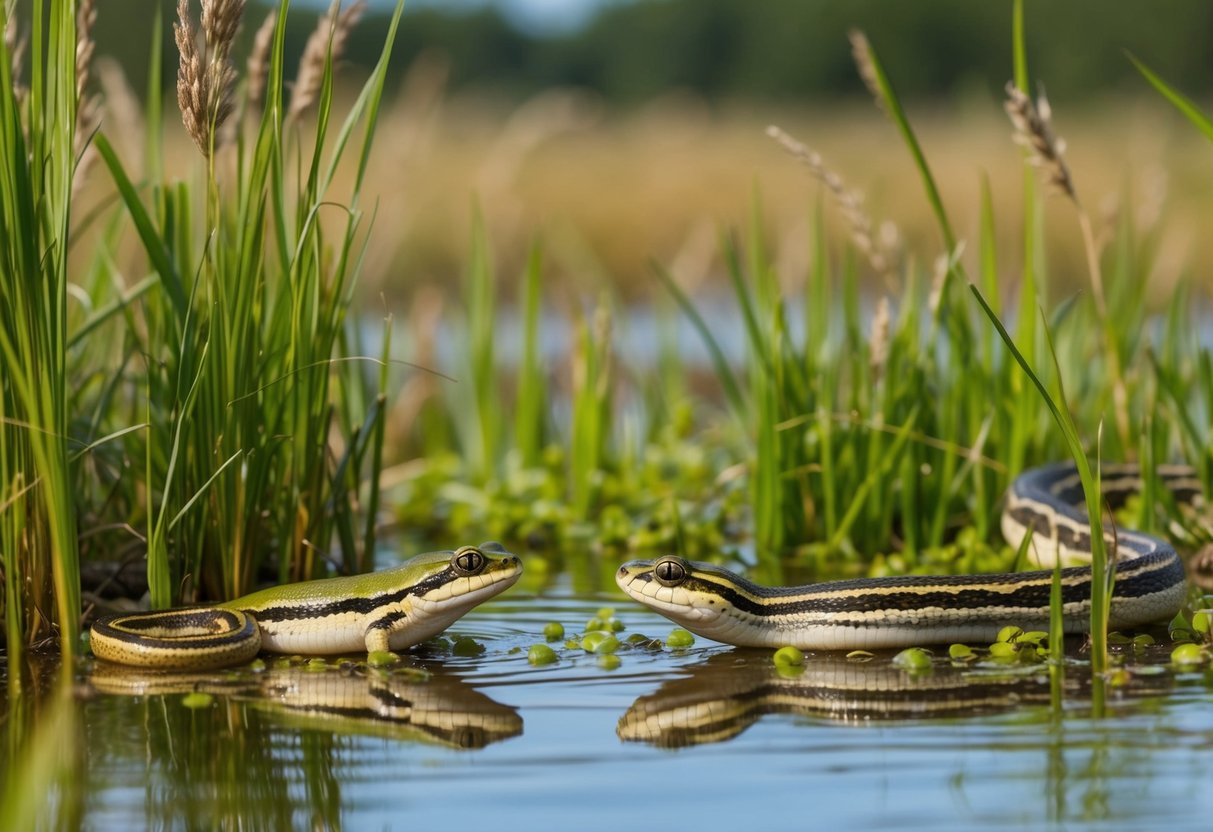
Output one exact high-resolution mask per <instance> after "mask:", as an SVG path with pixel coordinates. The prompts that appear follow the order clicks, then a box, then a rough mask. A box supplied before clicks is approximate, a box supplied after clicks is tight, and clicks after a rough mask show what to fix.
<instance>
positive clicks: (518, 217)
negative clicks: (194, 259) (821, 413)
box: [363, 91, 1213, 297]
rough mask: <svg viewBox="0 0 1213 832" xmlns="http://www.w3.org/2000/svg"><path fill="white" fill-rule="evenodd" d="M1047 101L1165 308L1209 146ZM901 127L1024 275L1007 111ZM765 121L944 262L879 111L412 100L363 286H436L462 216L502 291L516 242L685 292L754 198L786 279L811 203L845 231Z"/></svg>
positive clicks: (1204, 189) (904, 159) (923, 257)
mask: <svg viewBox="0 0 1213 832" xmlns="http://www.w3.org/2000/svg"><path fill="white" fill-rule="evenodd" d="M1067 105H1068V102H1053V107H1054V122H1055V127H1056V129H1057V131H1058V133H1059V134H1060V135H1061V136H1062V138H1064V139H1065V140H1066V143H1067V147H1068V150H1067V159H1068V161H1069V164H1070V167H1071V169H1072V171H1073V178H1074V181H1075V184H1076V187H1077V190H1078V194H1079V198H1080V199H1081V200H1082V201H1083V203H1084V204H1085V205H1086V207H1087V209H1088V211H1089V212H1090V213H1091V214H1092V216H1093V218H1094V220H1095V223H1096V226H1097V228H1096V231H1097V234H1099V233H1100V231H1101V227H1102V230H1103V231H1105V232H1108V233H1110V231H1111V224H1112V223H1113V222H1116V221H1118V220H1119V219H1121V218H1122V217H1123V218H1125V219H1129V220H1131V221H1132V222H1133V223H1134V224H1135V226H1136V227H1137V228H1138V229H1139V230H1141V231H1144V230H1147V229H1154V233H1156V234H1157V235H1158V237H1157V240H1158V248H1157V257H1156V259H1155V263H1154V267H1153V269H1152V273H1151V274H1149V275H1142V277H1143V278H1146V279H1149V280H1151V281H1152V282H1154V283H1156V285H1157V287H1158V294H1159V296H1163V297H1165V295H1166V294H1169V287H1170V286H1172V285H1173V283H1174V281H1175V280H1176V279H1177V278H1178V277H1179V276H1180V275H1182V274H1185V273H1190V274H1192V275H1193V276H1194V277H1196V278H1200V277H1201V276H1202V275H1201V271H1200V268H1199V264H1201V263H1204V262H1207V261H1208V259H1209V256H1210V254H1213V240H1210V238H1209V235H1207V234H1205V233H1204V228H1205V216H1204V210H1203V208H1204V201H1205V198H1206V195H1207V194H1208V192H1209V189H1210V186H1211V185H1213V147H1209V146H1208V144H1207V143H1206V142H1205V141H1204V139H1203V138H1202V137H1201V136H1199V135H1198V134H1197V133H1196V131H1195V130H1194V129H1192V128H1191V127H1190V126H1189V125H1188V124H1187V123H1186V122H1184V121H1182V119H1181V118H1180V117H1179V116H1178V115H1177V114H1175V113H1174V112H1173V111H1172V110H1170V109H1169V108H1168V106H1167V105H1166V104H1165V103H1163V102H1161V101H1160V100H1158V99H1156V98H1153V97H1151V94H1150V93H1143V94H1142V96H1141V97H1140V98H1138V99H1133V100H1127V101H1126V100H1124V99H1118V100H1115V101H1109V102H1103V103H1094V104H1087V105H1085V106H1083V107H1082V109H1081V110H1078V111H1076V112H1071V108H1070V107H1068V106H1067ZM910 118H911V119H912V122H913V123H914V125H915V127H916V129H917V131H918V134H919V138H920V141H921V142H922V144H923V147H924V148H925V151H926V153H927V156H928V159H929V161H930V163H931V165H932V167H933V169H934V172H935V175H936V177H937V179H938V182H939V184H940V188H941V190H942V192H943V196H944V199H945V201H946V203H947V206H948V209H949V212H950V214H951V217H952V221H953V224H954V225H955V227H956V229H957V233H958V234H959V235H960V236H961V237H962V238H965V239H967V240H968V241H969V246H968V249H967V253H966V257H968V258H970V259H971V258H975V257H976V239H977V227H978V216H979V194H980V183H981V179H982V177H988V178H989V181H990V185H991V188H992V192H993V194H994V205H995V212H996V218H997V228H998V232H999V244H1000V257H1001V258H1002V260H1003V266H1004V271H1003V273H1004V274H1008V275H1013V274H1014V273H1015V270H1016V269H1017V268H1018V263H1017V257H1018V254H1017V253H1018V252H1019V251H1021V250H1022V246H1021V245H1020V244H1019V239H1018V238H1019V234H1020V233H1021V230H1020V229H1021V225H1022V207H1021V205H1022V196H1021V195H1022V182H1023V174H1022V166H1021V164H1020V160H1021V149H1020V148H1019V147H1018V146H1017V145H1015V144H1014V143H1013V142H1012V141H1011V127H1010V124H1009V122H1008V120H1007V118H1006V116H1005V115H1004V114H1003V111H1002V102H1001V99H999V98H995V97H993V96H991V97H989V98H988V99H986V98H982V99H972V100H969V101H967V102H965V103H964V104H963V105H957V106H949V107H942V106H941V107H936V108H922V107H919V108H911V110H910ZM772 123H774V124H778V125H780V126H781V127H783V128H784V129H785V130H787V131H788V132H789V133H791V134H792V135H794V136H795V137H796V138H798V139H799V140H800V141H802V142H804V143H805V144H807V145H809V146H811V147H812V148H813V149H815V150H817V151H818V152H820V153H821V154H822V156H823V157H824V160H825V162H826V164H827V165H829V166H830V167H831V168H833V169H834V170H835V171H836V172H838V173H839V174H840V175H841V177H842V178H843V179H844V181H845V183H846V185H847V186H848V187H849V188H854V189H857V190H858V191H860V192H861V193H862V194H863V195H864V197H865V206H866V209H867V212H868V213H869V215H870V216H871V218H872V220H873V223H874V225H876V226H877V227H879V226H880V225H881V224H883V223H885V222H889V223H892V224H893V225H894V226H895V227H896V230H897V232H898V235H899V237H900V238H901V239H902V241H903V251H904V252H905V253H906V255H907V256H909V257H912V258H914V259H915V260H916V261H917V262H919V263H920V264H922V265H924V266H925V267H926V268H930V263H931V261H933V260H934V259H935V258H936V257H937V256H938V255H940V254H941V253H942V251H941V248H940V246H941V243H940V240H939V236H938V233H937V231H936V227H935V225H934V221H933V219H932V217H931V215H930V212H929V209H928V207H927V202H926V200H925V198H924V196H923V190H922V187H921V184H920V182H919V180H918V176H917V173H916V170H915V168H914V166H913V164H912V162H911V159H910V157H909V154H908V153H907V152H906V150H905V148H904V145H903V144H902V141H901V139H900V137H899V136H898V135H897V133H896V131H895V129H894V128H893V126H892V125H891V124H890V123H889V122H888V120H887V119H885V118H884V116H883V115H882V114H881V113H880V112H879V111H878V110H877V109H876V108H875V107H874V106H869V105H862V104H852V105H848V106H825V105H821V106H814V107H804V108H797V109H789V108H786V107H785V108H777V107H762V106H758V105H751V106H748V107H744V108H743V107H728V108H717V109H711V108H709V107H707V106H706V105H704V104H703V103H702V102H698V101H695V100H693V99H690V98H688V97H679V96H670V97H668V98H667V99H665V100H662V101H660V102H655V103H653V104H652V105H650V106H648V107H646V108H643V109H640V110H638V111H636V112H632V113H629V114H625V115H615V114H609V113H606V112H603V111H602V110H601V109H600V108H598V107H597V106H595V103H594V102H593V101H592V100H590V99H588V98H586V97H585V96H580V95H578V94H576V93H573V92H569V91H554V92H551V93H549V94H547V95H546V96H543V97H541V98H538V99H535V100H532V101H530V102H528V103H526V104H524V105H523V106H521V107H519V108H517V109H514V110H508V109H504V108H500V107H498V106H494V105H493V104H492V103H486V102H483V101H474V100H461V99H454V100H442V99H440V98H439V97H438V96H437V95H430V96H428V97H423V96H420V95H418V94H416V92H414V94H413V95H412V96H411V97H409V96H408V95H407V94H406V95H405V96H404V97H402V99H401V100H400V102H398V103H397V105H396V106H395V107H394V108H392V110H391V111H390V113H389V114H388V116H387V119H386V123H385V124H384V128H385V129H384V130H383V133H382V136H381V140H380V142H379V144H378V145H377V147H376V153H375V158H374V160H373V162H372V165H373V169H374V170H373V174H372V176H371V177H370V179H371V181H372V182H373V183H375V185H374V186H373V187H374V188H375V189H377V190H378V191H379V193H380V202H379V216H378V218H377V220H376V226H375V230H374V239H373V241H372V246H371V252H370V257H369V259H368V263H367V268H366V270H365V272H364V282H363V290H364V291H369V292H372V293H374V294H377V293H378V291H379V290H380V289H383V290H386V291H387V292H388V293H389V294H394V293H395V292H396V291H398V290H401V289H405V288H407V287H410V286H413V285H416V284H417V283H424V282H429V281H436V282H439V283H447V282H449V281H450V280H451V279H452V276H454V275H457V274H458V273H459V272H460V271H461V269H462V266H463V263H464V262H465V260H466V257H467V251H468V250H469V249H468V240H469V237H470V233H471V232H470V222H471V217H472V214H473V207H472V206H473V204H474V203H478V204H479V206H480V208H481V210H482V211H483V214H484V217H485V222H486V225H487V227H488V230H489V234H490V237H491V238H492V240H493V243H494V246H495V254H496V258H495V259H496V262H497V263H498V269H499V276H500V277H502V278H505V279H512V278H513V277H514V276H515V275H516V274H517V273H518V272H519V271H520V269H521V266H522V262H523V258H524V256H525V252H526V250H527V247H528V245H529V244H530V242H531V241H532V240H533V239H536V238H539V239H541V240H542V242H543V244H544V248H545V252H546V254H547V256H548V263H549V267H550V269H551V272H552V273H553V274H554V275H558V276H560V277H562V278H564V279H566V280H570V281H572V283H573V285H574V286H579V287H581V288H582V289H596V288H597V287H599V286H601V282H602V281H606V282H608V283H609V284H611V285H613V286H616V287H618V288H619V289H620V290H622V291H623V292H625V293H631V292H635V291H644V290H645V289H646V288H647V287H649V286H652V285H653V283H654V281H652V279H651V278H652V270H651V267H650V261H651V260H653V259H654V258H655V259H657V260H659V261H661V262H662V263H664V264H666V265H667V266H670V267H671V268H672V269H673V270H674V271H675V273H677V274H678V275H679V277H680V278H681V279H683V280H686V281H689V282H691V283H694V282H695V281H697V280H698V279H700V278H702V277H704V276H708V275H711V274H713V273H715V272H716V271H717V270H716V268H715V266H716V265H717V260H716V254H717V249H718V246H717V238H718V234H719V233H720V232H721V231H722V230H729V229H742V230H744V229H745V227H746V225H747V223H748V222H749V217H750V214H751V210H752V207H753V205H754V203H755V195H756V194H757V195H758V201H759V202H760V204H761V206H762V209H763V212H764V219H765V223H766V226H767V229H768V234H769V238H770V240H771V242H772V245H773V246H774V247H775V251H776V255H777V257H776V259H777V261H779V262H781V263H783V264H786V266H787V268H786V269H785V270H784V271H783V272H782V274H783V275H785V276H787V277H788V278H793V276H795V275H799V274H801V272H802V271H803V265H804V263H805V262H806V261H807V257H808V244H807V235H808V232H809V223H810V218H811V216H812V211H813V206H814V205H815V203H817V201H818V200H819V199H825V201H826V202H827V211H826V216H827V219H828V221H829V224H830V228H831V230H832V232H833V233H834V234H835V235H836V236H837V237H838V238H839V239H842V238H845V236H846V235H847V233H848V232H847V228H846V225H845V223H844V222H843V221H842V220H841V219H840V217H839V214H838V211H836V210H833V206H831V205H828V202H829V200H828V198H827V197H825V196H824V195H823V193H822V190H823V189H822V188H821V187H820V186H819V185H818V184H817V183H816V182H815V181H813V180H812V179H811V178H810V176H809V175H808V173H807V171H806V170H805V169H804V168H802V167H801V166H800V165H799V164H798V163H797V162H796V161H795V160H794V159H793V158H792V157H791V156H789V155H788V154H787V153H786V152H785V151H784V150H783V149H782V148H781V147H780V146H779V145H778V144H776V143H775V142H774V141H772V140H771V139H770V138H768V137H767V136H766V135H765V128H766V126H767V125H768V124H772ZM1045 227H1046V234H1047V236H1048V238H1049V243H1050V255H1051V256H1050V258H1049V266H1050V269H1051V271H1052V275H1053V279H1054V280H1055V281H1056V282H1057V283H1058V284H1059V285H1067V282H1068V283H1069V285H1072V286H1073V287H1074V288H1078V287H1081V286H1082V285H1084V283H1085V275H1086V272H1085V266H1084V263H1083V259H1082V250H1081V242H1080V236H1079V233H1078V228H1077V224H1076V222H1075V218H1074V212H1073V210H1072V207H1071V206H1069V205H1066V204H1063V200H1060V199H1051V200H1049V201H1048V202H1047V207H1046V213H1045Z"/></svg>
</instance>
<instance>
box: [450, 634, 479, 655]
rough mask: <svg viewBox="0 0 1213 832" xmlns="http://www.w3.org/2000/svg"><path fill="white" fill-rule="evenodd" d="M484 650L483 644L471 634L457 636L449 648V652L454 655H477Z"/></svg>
mask: <svg viewBox="0 0 1213 832" xmlns="http://www.w3.org/2000/svg"><path fill="white" fill-rule="evenodd" d="M484 650H485V647H484V645H483V644H481V643H480V642H478V641H476V639H474V638H472V637H471V636H459V637H458V638H456V639H455V644H454V646H453V647H452V648H451V652H452V653H453V654H455V655H456V656H479V655H481V654H482V653H484Z"/></svg>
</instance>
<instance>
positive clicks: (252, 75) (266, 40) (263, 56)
mask: <svg viewBox="0 0 1213 832" xmlns="http://www.w3.org/2000/svg"><path fill="white" fill-rule="evenodd" d="M277 23H278V12H277V11H273V10H272V11H270V13H269V14H267V15H266V16H265V20H263V21H261V25H260V26H259V27H257V34H255V35H253V48H252V49H251V50H250V51H249V56H248V68H247V71H246V82H245V83H246V85H245V88H244V100H245V106H247V107H248V109H249V110H257V109H260V107H261V104H262V101H263V100H264V97H265V84H266V81H267V80H268V79H269V75H270V49H271V48H272V47H273V45H274V26H275V25H277Z"/></svg>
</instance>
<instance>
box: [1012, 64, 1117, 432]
mask: <svg viewBox="0 0 1213 832" xmlns="http://www.w3.org/2000/svg"><path fill="white" fill-rule="evenodd" d="M1003 106H1004V107H1005V108H1006V111H1007V115H1008V116H1010V117H1011V124H1012V125H1014V127H1015V132H1014V133H1013V134H1012V136H1013V138H1014V140H1015V142H1016V143H1017V144H1020V145H1022V146H1024V147H1026V148H1027V149H1028V151H1029V153H1030V154H1031V155H1030V156H1029V161H1030V162H1031V163H1032V164H1033V165H1034V166H1035V167H1036V168H1037V169H1038V170H1040V171H1041V172H1042V174H1043V175H1044V177H1045V181H1046V182H1047V183H1048V184H1049V185H1051V186H1052V187H1054V188H1056V189H1058V190H1059V191H1061V192H1062V193H1063V194H1065V195H1066V196H1067V197H1069V198H1070V202H1071V203H1072V204H1073V205H1074V209H1075V211H1076V213H1077V214H1078V225H1079V228H1080V229H1081V231H1082V241H1083V249H1084V251H1085V253H1086V259H1087V273H1088V275H1089V276H1090V279H1091V297H1092V298H1093V299H1094V301H1095V313H1096V315H1097V316H1098V318H1099V321H1100V323H1101V324H1102V327H1103V331H1104V339H1105V348H1104V359H1105V360H1106V361H1107V362H1108V372H1109V375H1111V377H1112V398H1113V402H1114V405H1115V408H1114V409H1115V418H1116V428H1117V433H1118V434H1119V435H1120V440H1121V442H1123V443H1124V446H1125V447H1127V448H1131V447H1133V442H1132V441H1131V437H1130V435H1129V416H1128V413H1129V409H1128V390H1127V388H1126V386H1125V379H1124V369H1123V368H1122V367H1121V362H1120V353H1119V351H1118V347H1117V344H1116V342H1115V339H1114V337H1113V334H1112V325H1111V322H1110V319H1109V317H1108V302H1107V298H1106V295H1105V294H1104V286H1103V271H1102V269H1101V268H1100V264H1099V250H1100V244H1099V243H1098V242H1097V241H1096V239H1095V232H1094V230H1093V228H1092V223H1091V216H1090V215H1089V214H1088V213H1087V210H1086V209H1085V208H1084V207H1083V204H1082V202H1081V201H1080V200H1079V198H1078V191H1077V190H1076V189H1075V187H1074V180H1073V178H1072V177H1071V176H1070V169H1069V167H1068V166H1067V165H1066V160H1065V152H1066V143H1065V142H1064V141H1063V140H1062V139H1060V138H1058V137H1057V136H1056V135H1055V134H1054V133H1053V123H1052V122H1053V108H1052V107H1050V106H1049V100H1048V99H1047V98H1045V96H1044V93H1043V92H1042V93H1041V94H1040V96H1039V97H1038V98H1037V101H1036V104H1033V103H1032V99H1030V98H1029V97H1028V96H1027V94H1026V93H1025V92H1024V91H1023V90H1021V89H1019V87H1017V86H1015V84H1014V83H1011V82H1008V83H1007V100H1006V103H1005V104H1004V105H1003Z"/></svg>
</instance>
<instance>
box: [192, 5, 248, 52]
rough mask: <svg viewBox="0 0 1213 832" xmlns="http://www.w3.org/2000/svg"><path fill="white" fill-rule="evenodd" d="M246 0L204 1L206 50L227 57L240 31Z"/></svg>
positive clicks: (203, 24) (203, 15)
mask: <svg viewBox="0 0 1213 832" xmlns="http://www.w3.org/2000/svg"><path fill="white" fill-rule="evenodd" d="M244 4H245V0H202V34H203V35H205V36H206V48H207V49H209V50H211V51H212V52H215V53H221V54H223V55H226V54H227V52H228V51H230V49H231V47H232V41H233V40H235V39H236V32H237V31H239V29H240V18H241V17H243V15H244Z"/></svg>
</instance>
